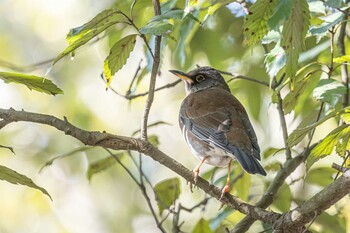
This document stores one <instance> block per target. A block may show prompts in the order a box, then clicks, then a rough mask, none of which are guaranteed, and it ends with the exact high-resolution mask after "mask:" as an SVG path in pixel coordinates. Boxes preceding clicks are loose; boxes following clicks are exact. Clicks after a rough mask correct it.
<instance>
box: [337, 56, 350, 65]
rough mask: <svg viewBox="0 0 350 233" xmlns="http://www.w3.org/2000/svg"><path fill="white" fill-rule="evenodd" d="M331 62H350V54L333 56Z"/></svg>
mask: <svg viewBox="0 0 350 233" xmlns="http://www.w3.org/2000/svg"><path fill="white" fill-rule="evenodd" d="M333 62H335V63H350V55H344V56H341V57H335V58H333Z"/></svg>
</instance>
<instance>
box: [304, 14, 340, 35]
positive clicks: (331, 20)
mask: <svg viewBox="0 0 350 233" xmlns="http://www.w3.org/2000/svg"><path fill="white" fill-rule="evenodd" d="M343 18H344V14H343V13H342V12H340V11H336V12H335V13H333V14H331V15H327V16H326V17H323V18H322V19H323V20H324V22H323V23H322V24H321V25H319V26H318V27H312V28H311V29H310V33H311V35H316V36H317V42H319V41H320V40H321V38H322V37H324V36H325V35H327V33H328V30H329V29H330V28H331V27H333V26H335V25H337V24H339V23H340V22H341V21H342V20H343Z"/></svg>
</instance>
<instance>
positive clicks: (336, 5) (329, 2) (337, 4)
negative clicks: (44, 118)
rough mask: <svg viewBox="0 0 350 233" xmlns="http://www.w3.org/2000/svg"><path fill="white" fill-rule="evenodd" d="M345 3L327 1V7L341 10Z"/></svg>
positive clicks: (335, 0)
mask: <svg viewBox="0 0 350 233" xmlns="http://www.w3.org/2000/svg"><path fill="white" fill-rule="evenodd" d="M342 3H343V1H342V0H327V1H326V2H325V6H328V7H332V8H340V7H341V6H342Z"/></svg>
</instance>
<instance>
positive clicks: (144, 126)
mask: <svg viewBox="0 0 350 233" xmlns="http://www.w3.org/2000/svg"><path fill="white" fill-rule="evenodd" d="M152 3H153V8H154V15H155V16H157V15H160V14H161V11H160V2H159V0H152ZM161 41H162V37H161V36H156V39H155V45H154V58H153V65H152V71H151V79H150V83H149V90H148V97H147V101H146V104H145V109H144V112H143V117H142V123H141V138H142V139H143V140H147V124H148V116H149V113H150V110H151V106H152V103H153V99H154V89H155V87H156V78H157V74H158V69H159V64H160V44H161Z"/></svg>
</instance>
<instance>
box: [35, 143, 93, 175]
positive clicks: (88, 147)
mask: <svg viewBox="0 0 350 233" xmlns="http://www.w3.org/2000/svg"><path fill="white" fill-rule="evenodd" d="M92 148H94V147H92V146H81V147H78V148H76V149H74V150H72V151H69V152H67V153H65V154H62V155H59V156H56V157H53V158H52V159H50V160H49V161H47V162H46V163H45V164H44V165H43V166H42V167H41V168H40V170H39V172H41V171H42V170H43V169H44V168H45V167H47V166H50V165H52V163H53V162H54V161H55V160H56V159H63V158H66V157H69V156H71V155H74V154H76V153H78V152H83V151H87V150H90V149H92Z"/></svg>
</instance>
